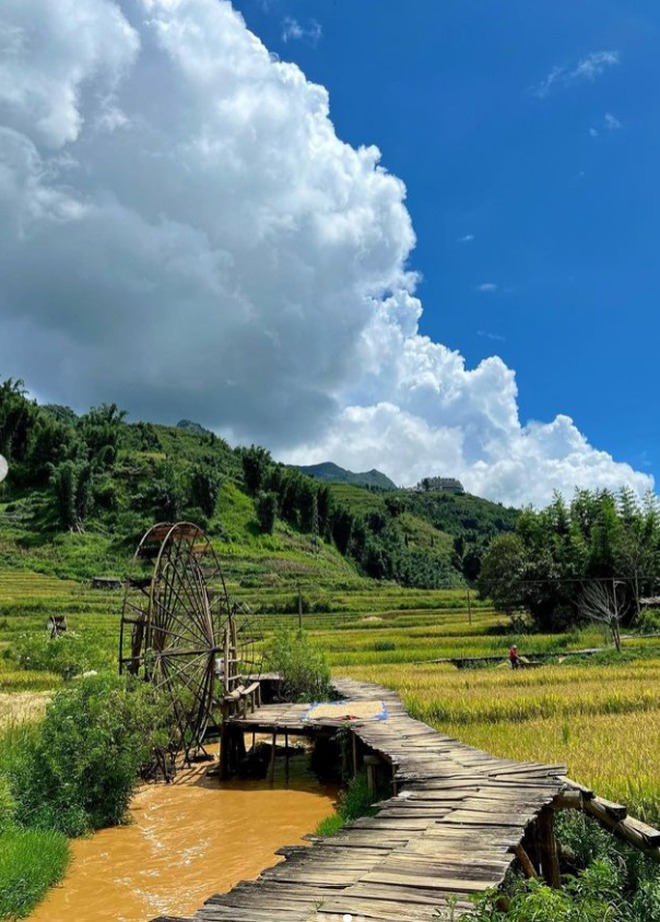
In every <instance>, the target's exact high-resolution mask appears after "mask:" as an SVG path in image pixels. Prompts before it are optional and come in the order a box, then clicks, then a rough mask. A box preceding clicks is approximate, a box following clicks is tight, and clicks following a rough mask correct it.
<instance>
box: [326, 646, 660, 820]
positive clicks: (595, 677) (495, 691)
mask: <svg viewBox="0 0 660 922" xmlns="http://www.w3.org/2000/svg"><path fill="white" fill-rule="evenodd" d="M342 671H343V672H345V673H348V674H350V675H352V676H354V677H355V678H361V679H364V680H367V681H372V682H381V683H384V684H386V685H389V686H391V687H392V688H395V689H396V690H397V691H398V692H399V693H400V694H401V696H402V698H403V700H404V702H405V704H406V706H407V707H408V708H409V710H410V712H411V713H412V714H413V715H414V716H415V717H418V718H419V719H421V720H424V721H426V722H427V723H429V724H431V725H432V726H433V727H435V728H437V729H438V730H440V731H442V732H443V733H446V734H448V735H449V736H452V737H456V738H457V739H460V740H462V741H463V742H465V743H469V744H470V745H473V746H476V747H478V748H479V749H484V750H486V751H488V752H491V753H493V754H494V755H500V756H506V757H509V758H515V759H529V760H531V761H540V762H549V763H557V762H559V763H563V764H565V765H566V767H567V770H568V774H569V776H570V777H572V778H573V779H574V780H576V781H580V782H582V783H583V784H586V785H588V786H589V787H592V788H593V789H594V790H596V791H597V792H598V793H599V794H601V795H603V796H605V797H608V798H609V799H612V800H616V801H619V802H623V803H625V804H627V805H628V807H629V809H630V812H631V813H632V814H635V815H637V816H638V817H640V818H642V819H646V820H647V821H651V822H655V823H658V822H659V821H660V768H659V766H658V752H660V657H658V658H657V659H640V660H635V661H632V662H625V663H622V664H620V665H617V664H608V665H603V666H596V665H589V664H588V663H584V664H580V665H568V666H567V665H558V666H544V667H541V668H538V669H533V670H532V669H530V670H520V671H518V672H512V671H511V670H510V669H508V667H504V668H494V669H493V668H491V669H480V670H456V669H454V668H453V667H449V666H429V665H423V666H410V667H408V668H406V669H405V670H402V669H401V667H400V665H394V664H393V665H389V666H379V667H378V668H374V667H369V666H360V667H351V668H348V669H345V670H342Z"/></svg>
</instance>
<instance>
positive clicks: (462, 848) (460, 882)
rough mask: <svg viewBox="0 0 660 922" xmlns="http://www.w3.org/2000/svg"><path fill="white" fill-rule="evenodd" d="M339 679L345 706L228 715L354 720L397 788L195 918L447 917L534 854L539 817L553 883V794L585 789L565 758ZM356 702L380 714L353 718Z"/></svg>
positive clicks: (298, 723) (312, 726)
mask: <svg viewBox="0 0 660 922" xmlns="http://www.w3.org/2000/svg"><path fill="white" fill-rule="evenodd" d="M334 685H335V688H336V691H337V692H338V693H339V694H340V695H341V697H342V699H345V700H343V701H342V705H341V707H340V710H343V711H344V713H343V714H340V715H332V716H329V715H328V714H327V713H326V714H325V716H318V717H315V716H314V713H315V712H314V710H313V709H311V710H310V705H306V704H273V705H264V706H261V707H258V708H256V709H255V710H254V711H253V712H251V713H245V714H243V715H241V716H238V717H236V718H233V719H232V720H231V725H232V727H233V729H234V731H235V732H241V733H243V732H254V733H257V734H264V733H267V734H270V735H271V736H272V737H273V743H275V738H276V736H278V735H280V736H282V737H284V736H286V737H287V738H288V737H289V736H300V735H313V734H315V733H320V732H323V733H326V734H327V732H328V731H329V730H330V729H332V728H338V727H341V726H343V725H346V723H347V719H349V720H348V726H349V727H350V730H351V734H352V747H353V759H354V762H355V764H356V766H359V765H360V764H364V763H365V762H366V764H367V765H369V764H371V765H373V763H374V762H375V760H376V759H375V757H377V758H378V761H379V762H380V763H381V764H382V765H384V766H385V767H386V770H387V771H389V772H391V781H392V791H393V796H392V797H390V798H389V799H387V800H386V801H384V802H382V803H381V804H380V805H379V807H380V809H379V812H378V814H377V815H376V816H374V817H363V818H361V819H358V820H356V821H354V822H353V823H351V824H350V825H349V826H347V827H345V828H344V829H342V830H341V832H340V833H339V834H338V835H336V836H334V837H332V838H319V839H315V840H314V841H313V844H312V845H311V846H296V847H291V848H284V849H281V850H280V852H279V854H281V855H284V857H285V859H286V860H285V861H283V862H281V863H279V864H277V865H275V866H274V867H272V868H269V869H268V870H266V871H264V872H263V873H262V874H261V875H260V876H259V878H258V879H257V880H256V881H252V882H242V883H239V884H238V885H237V886H236V887H234V888H233V889H232V890H231V891H230V892H229V893H223V894H217V895H215V896H212V897H211V898H210V899H209V900H208V901H207V902H206V904H205V905H204V906H203V907H202V908H201V909H199V911H198V912H197V913H196V914H195V915H194V917H193V920H192V922H221V920H222V922H348V920H350V922H375V920H382V922H386V920H396V922H417V920H431V919H434V920H436V922H438V920H440V919H443V918H444V919H450V918H452V911H453V912H454V913H455V912H456V911H457V910H461V909H467V908H469V906H470V902H469V897H470V895H471V894H475V893H479V892H481V891H484V890H486V889H488V888H491V887H497V886H498V885H499V884H501V882H502V880H503V878H504V875H505V873H506V871H507V869H508V868H509V866H510V865H511V863H512V861H513V860H514V857H515V856H516V854H518V856H519V857H520V858H522V860H523V861H524V860H525V859H526V858H527V855H526V852H525V851H524V850H523V849H521V842H522V840H523V838H524V837H525V835H526V833H527V832H528V829H529V827H530V826H531V824H532V823H533V824H534V826H533V829H534V833H535V837H534V845H535V851H536V856H537V863H538V864H540V866H541V868H540V869H541V870H542V872H543V874H544V876H545V877H546V879H548V880H549V881H550V882H553V881H554V882H558V873H559V870H558V862H557V853H556V845H555V841H554V835H553V829H552V826H553V815H554V811H553V805H555V806H557V805H560V804H559V802H560V801H562V799H566V798H570V797H577V798H581V796H582V794H581V792H580V790H578V789H577V786H576V785H574V784H573V783H572V782H570V781H568V780H567V779H566V778H565V777H564V775H565V768H564V766H563V765H540V764H536V763H532V762H515V761H512V760H510V759H499V758H495V757H493V756H490V755H488V754H487V753H485V752H481V751H480V750H478V749H474V748H472V747H471V746H466V745H464V744H463V743H460V742H458V741H457V740H455V739H451V738H450V737H447V736H444V735H442V734H441V733H437V732H436V731H435V730H433V729H432V728H431V727H429V726H427V725H426V724H424V723H421V722H420V721H418V720H414V719H413V718H411V717H410V716H409V715H408V714H407V713H406V711H405V709H404V707H403V704H402V703H401V701H400V699H399V697H398V695H397V694H396V693H395V692H392V691H390V690H388V689H385V688H382V687H380V686H375V685H370V684H366V683H361V682H356V681H353V680H348V679H343V680H337V681H336V682H335V683H334ZM351 705H353V710H355V711H357V712H363V713H364V712H365V710H366V711H367V712H368V711H369V710H371V711H373V712H374V716H369V717H359V716H358V717H357V718H355V717H354V715H352V714H351ZM321 713H323V712H322V711H321ZM587 793H590V792H585V794H587ZM561 805H564V806H565V805H566V804H565V803H563V804H561ZM571 805H573V806H574V805H575V804H571ZM237 845H240V843H233V847H236V846H237ZM154 922H191V920H180V919H177V920H173V919H168V918H166V917H161V918H160V919H159V920H154Z"/></svg>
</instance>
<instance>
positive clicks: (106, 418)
mask: <svg viewBox="0 0 660 922" xmlns="http://www.w3.org/2000/svg"><path fill="white" fill-rule="evenodd" d="M125 416H126V411H125V410H120V409H119V407H118V406H117V404H116V403H104V404H101V406H100V407H92V408H91V410H90V411H89V413H86V414H85V416H81V417H80V419H79V421H78V429H79V431H80V434H81V436H82V439H83V441H84V442H85V444H86V446H87V452H88V457H89V460H90V461H91V462H92V464H93V465H94V467H95V468H96V469H97V470H105V469H107V468H110V467H112V465H113V464H114V463H115V461H116V460H117V452H118V450H119V441H120V437H121V425H122V422H123V420H124V417H125Z"/></svg>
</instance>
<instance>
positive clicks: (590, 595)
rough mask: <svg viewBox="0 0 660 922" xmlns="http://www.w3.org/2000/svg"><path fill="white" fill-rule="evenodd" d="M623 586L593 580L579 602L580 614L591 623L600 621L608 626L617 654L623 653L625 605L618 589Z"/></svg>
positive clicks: (585, 585) (585, 587) (606, 581)
mask: <svg viewBox="0 0 660 922" xmlns="http://www.w3.org/2000/svg"><path fill="white" fill-rule="evenodd" d="M619 586H621V583H619V582H618V581H617V580H614V579H613V580H612V581H611V582H610V581H609V580H591V581H590V582H588V583H584V585H583V586H582V592H581V595H580V598H579V600H578V609H579V612H580V614H581V615H582V616H583V617H585V618H589V620H590V621H599V622H600V623H601V624H604V625H606V627H607V628H608V630H609V631H610V634H611V635H612V640H613V642H614V646H615V647H616V650H617V653H621V633H620V625H621V616H622V614H623V613H624V611H625V603H623V604H622V602H621V599H620V598H619V595H618V593H617V589H618V587H619Z"/></svg>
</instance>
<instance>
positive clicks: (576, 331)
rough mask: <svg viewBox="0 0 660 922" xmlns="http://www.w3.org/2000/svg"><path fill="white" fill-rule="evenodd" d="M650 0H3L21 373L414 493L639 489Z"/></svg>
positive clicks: (651, 278) (651, 169)
mask: <svg viewBox="0 0 660 922" xmlns="http://www.w3.org/2000/svg"><path fill="white" fill-rule="evenodd" d="M629 6H630V7H633V9H634V12H631V11H630V9H629V8H627V7H626V6H624V5H623V4H622V3H607V2H604V0H599V2H597V3H596V2H590V0H582V2H576V0H572V2H568V0H567V2H563V3H558V2H557V0H554V2H549V0H548V2H545V0H537V2H535V3H529V0H524V2H523V0H506V2H505V0H500V2H490V3H485V2H475V0H405V2H404V0H185V2H172V0H76V2H75V3H74V4H63V3H62V2H61V0H30V3H29V4H26V3H21V2H13V3H9V4H7V3H4V4H3V3H0V214H1V215H2V218H3V220H2V221H1V222H0V376H1V377H3V378H4V377H8V376H11V377H14V378H22V379H24V380H25V382H26V384H27V386H28V388H29V389H30V391H31V393H32V394H34V395H35V396H36V397H37V398H38V399H40V400H42V401H48V402H55V403H63V404H68V405H70V406H71V407H73V408H74V409H75V410H78V411H85V410H86V409H87V408H88V407H89V406H90V405H94V404H98V403H102V402H112V401H114V402H116V403H117V404H118V405H119V406H121V407H122V408H123V409H125V410H126V411H127V412H128V418H129V419H132V420H135V419H148V420H153V421H157V422H164V423H176V422H177V421H178V420H180V419H182V418H187V419H193V420H196V421H198V422H200V423H201V424H202V425H204V426H207V427H208V428H211V429H213V430H214V431H216V432H218V433H219V434H221V435H223V436H224V437H225V438H227V439H228V440H229V441H230V442H231V443H232V444H250V443H256V444H262V445H265V446H266V447H268V448H269V449H270V450H271V451H272V452H273V454H274V456H275V457H277V458H278V459H280V460H283V461H290V462H296V463H303V464H304V463H314V462H319V461H327V460H331V461H334V462H336V463H337V464H341V465H343V466H344V467H348V468H350V469H352V470H369V469H371V468H373V467H377V468H379V469H380V470H382V471H384V472H385V473H386V474H388V475H389V476H390V477H392V479H393V480H395V482H397V483H399V484H405V485H409V484H414V483H416V482H417V481H418V480H419V479H421V478H422V477H425V476H449V477H459V478H460V479H461V480H462V481H463V483H464V484H465V487H466V489H468V490H469V491H470V492H473V493H476V494H478V495H481V496H485V497H488V498H491V499H495V500H499V501H502V502H506V503H509V504H514V505H523V504H526V503H532V504H535V505H537V506H539V505H543V504H544V503H546V502H548V501H549V500H551V498H552V496H553V493H554V491H556V490H559V491H562V492H563V493H564V494H566V495H569V496H570V495H571V494H572V492H573V490H574V488H575V487H576V486H580V487H586V488H590V489H599V488H607V489H611V490H617V489H618V488H620V487H621V486H624V485H625V486H629V487H631V488H632V489H633V490H635V491H636V492H637V493H638V494H639V495H642V494H643V493H644V492H645V491H646V490H647V489H649V488H650V487H651V486H652V484H653V480H652V478H651V475H655V476H656V483H657V482H660V480H658V475H659V474H660V451H659V449H658V444H657V436H656V432H655V426H654V422H655V414H654V410H655V406H654V390H655V389H654V387H653V383H654V377H655V352H656V343H655V340H656V335H655V334H656V332H657V331H656V327H657V321H656V311H655V301H656V299H657V292H658V287H659V283H660V277H659V273H660V269H659V268H658V261H657V259H656V254H655V251H656V241H655V237H656V233H655V232H656V226H657V223H658V207H657V204H656V199H657V193H656V183H655V173H656V169H657V164H658V162H659V157H658V154H659V153H660V151H659V150H658V148H659V147H660V138H659V137H658V134H659V128H658V127H657V126H659V125H660V120H659V119H658V118H657V117H656V109H657V106H658V103H657V101H656V97H657V95H658V94H657V91H656V89H655V87H656V86H657V85H658V84H659V81H658V73H657V71H658V70H659V69H660V59H658V55H657V49H658V47H659V46H660V43H659V38H660V35H659V28H660V10H657V11H656V9H655V8H654V7H652V6H651V4H650V3H646V4H644V3H635V4H634V6H633V5H632V4H630V5H629ZM378 151H380V158H381V159H380V164H379V159H378V157H379V154H378ZM404 183H405V187H404ZM415 239H416V245H415Z"/></svg>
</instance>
